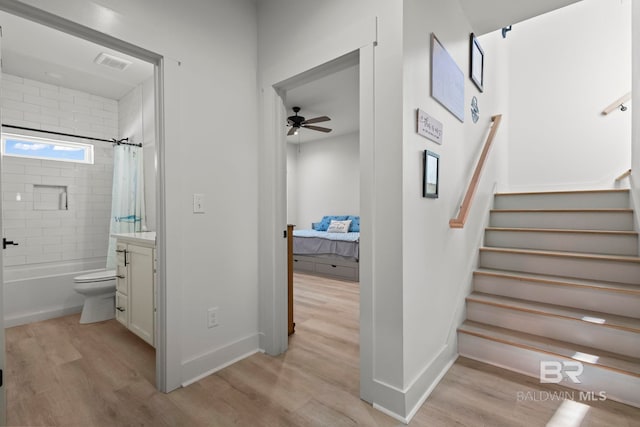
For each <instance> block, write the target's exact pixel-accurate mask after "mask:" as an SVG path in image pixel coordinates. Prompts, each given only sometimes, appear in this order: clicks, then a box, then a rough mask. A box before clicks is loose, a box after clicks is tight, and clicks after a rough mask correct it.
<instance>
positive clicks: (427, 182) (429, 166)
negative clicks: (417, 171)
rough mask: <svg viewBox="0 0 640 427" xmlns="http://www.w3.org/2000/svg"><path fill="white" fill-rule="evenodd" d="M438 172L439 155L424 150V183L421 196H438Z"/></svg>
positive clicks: (434, 197) (433, 197)
mask: <svg viewBox="0 0 640 427" xmlns="http://www.w3.org/2000/svg"><path fill="white" fill-rule="evenodd" d="M439 174H440V156H439V155H437V154H436V153H433V152H431V151H429V150H424V178H423V180H424V184H423V187H422V197H427V198H430V199H437V198H438V190H439V187H440V185H439V183H438V181H439V180H438V176H439Z"/></svg>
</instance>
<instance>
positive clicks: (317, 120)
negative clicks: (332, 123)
mask: <svg viewBox="0 0 640 427" xmlns="http://www.w3.org/2000/svg"><path fill="white" fill-rule="evenodd" d="M329 120H331V119H330V118H329V117H327V116H320V117H315V118H313V119H309V120H305V121H304V122H302V124H303V125H310V124H311V123H320V122H328V121H329Z"/></svg>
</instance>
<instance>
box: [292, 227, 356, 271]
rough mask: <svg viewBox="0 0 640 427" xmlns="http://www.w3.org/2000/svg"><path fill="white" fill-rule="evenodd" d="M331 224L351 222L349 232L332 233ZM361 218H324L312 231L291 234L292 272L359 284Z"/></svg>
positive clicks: (298, 231) (295, 231)
mask: <svg viewBox="0 0 640 427" xmlns="http://www.w3.org/2000/svg"><path fill="white" fill-rule="evenodd" d="M332 221H338V222H344V221H350V223H349V224H347V225H346V226H347V227H349V228H348V230H344V229H343V230H342V232H335V230H333V229H332V228H331V226H332V224H333V223H332ZM343 226H344V224H343ZM359 259H360V218H359V217H357V216H351V215H341V216H325V217H323V218H322V221H320V222H318V223H313V224H312V229H304V230H294V231H293V270H294V271H299V272H304V273H309V274H316V275H320V276H328V277H333V278H339V279H346V280H351V281H359V278H360V274H359V264H358V263H359Z"/></svg>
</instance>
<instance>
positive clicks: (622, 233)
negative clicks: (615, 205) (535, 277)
mask: <svg viewBox="0 0 640 427" xmlns="http://www.w3.org/2000/svg"><path fill="white" fill-rule="evenodd" d="M486 230H487V231H514V232H532V233H566V234H591V235H613V236H638V233H637V232H635V231H617V230H578V229H566V228H519V227H487V228H486Z"/></svg>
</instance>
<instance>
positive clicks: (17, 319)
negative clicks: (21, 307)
mask: <svg viewBox="0 0 640 427" xmlns="http://www.w3.org/2000/svg"><path fill="white" fill-rule="evenodd" d="M81 311H82V305H76V306H73V307H65V308H52V309H48V310H40V311H36V312H32V313H21V314H16V315H13V316H9V317H5V319H4V327H5V328H11V327H12V326H20V325H26V324H28V323H33V322H40V321H42V320H49V319H55V318H56V317H62V316H68V315H70V314H76V313H80V312H81Z"/></svg>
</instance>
